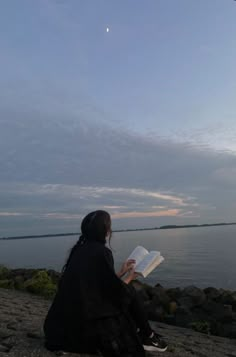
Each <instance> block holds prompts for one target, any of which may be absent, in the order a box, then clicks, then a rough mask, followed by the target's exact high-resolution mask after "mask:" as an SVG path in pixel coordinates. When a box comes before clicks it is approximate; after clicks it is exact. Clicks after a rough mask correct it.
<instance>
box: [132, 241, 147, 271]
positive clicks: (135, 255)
mask: <svg viewBox="0 0 236 357" xmlns="http://www.w3.org/2000/svg"><path fill="white" fill-rule="evenodd" d="M147 254H148V250H147V249H145V248H143V247H141V246H140V245H139V246H137V247H136V248H135V249H134V250H133V252H132V253H131V254H130V256H129V257H128V258H127V260H129V259H135V260H136V264H135V267H136V266H137V265H138V264H139V263H140V262H141V261H142V260H143V258H144V257H145V256H146V255H147Z"/></svg>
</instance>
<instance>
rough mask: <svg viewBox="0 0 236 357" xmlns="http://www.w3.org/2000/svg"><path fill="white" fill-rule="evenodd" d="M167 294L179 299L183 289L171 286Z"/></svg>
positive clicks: (174, 299) (171, 297)
mask: <svg viewBox="0 0 236 357" xmlns="http://www.w3.org/2000/svg"><path fill="white" fill-rule="evenodd" d="M166 294H167V295H168V296H169V298H170V299H171V300H173V301H177V300H178V299H179V298H180V297H181V294H182V290H181V289H180V288H170V289H167V290H166Z"/></svg>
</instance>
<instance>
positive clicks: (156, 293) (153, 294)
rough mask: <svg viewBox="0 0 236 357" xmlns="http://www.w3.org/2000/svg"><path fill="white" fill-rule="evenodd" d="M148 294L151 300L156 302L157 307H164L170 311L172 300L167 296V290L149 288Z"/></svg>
mask: <svg viewBox="0 0 236 357" xmlns="http://www.w3.org/2000/svg"><path fill="white" fill-rule="evenodd" d="M147 293H148V295H149V297H150V298H151V300H152V301H153V302H154V304H156V305H162V306H163V307H164V308H165V309H167V310H168V307H169V303H170V298H169V296H168V295H167V294H166V291H165V289H164V288H163V287H162V286H158V287H155V288H151V287H150V288H149V289H148V290H147Z"/></svg>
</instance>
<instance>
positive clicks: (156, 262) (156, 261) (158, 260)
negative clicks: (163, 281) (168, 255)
mask: <svg viewBox="0 0 236 357" xmlns="http://www.w3.org/2000/svg"><path fill="white" fill-rule="evenodd" d="M163 260H164V258H163V257H162V256H161V255H160V256H159V257H156V259H154V261H153V262H152V263H151V264H150V265H149V266H148V267H147V268H146V269H145V270H144V271H143V273H142V276H143V277H144V278H146V277H147V276H148V275H149V274H150V273H151V272H152V271H153V270H154V269H155V268H156V267H157V266H158V265H159V264H161V263H162V262H163Z"/></svg>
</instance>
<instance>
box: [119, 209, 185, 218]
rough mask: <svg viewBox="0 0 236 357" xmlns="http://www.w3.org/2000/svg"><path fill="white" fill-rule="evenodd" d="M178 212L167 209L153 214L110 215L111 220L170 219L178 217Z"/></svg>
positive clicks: (123, 213)
mask: <svg viewBox="0 0 236 357" xmlns="http://www.w3.org/2000/svg"><path fill="white" fill-rule="evenodd" d="M179 213H180V210H178V209H169V210H165V211H153V212H122V213H115V214H113V215H112V218H113V219H116V218H145V217H171V216H178V214H179Z"/></svg>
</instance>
